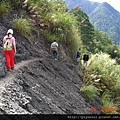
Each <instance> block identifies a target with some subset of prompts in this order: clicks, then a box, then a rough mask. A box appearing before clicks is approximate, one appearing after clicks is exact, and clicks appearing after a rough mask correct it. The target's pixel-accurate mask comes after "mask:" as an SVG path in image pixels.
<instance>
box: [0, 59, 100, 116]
mask: <svg viewBox="0 0 120 120" xmlns="http://www.w3.org/2000/svg"><path fill="white" fill-rule="evenodd" d="M81 75H82V72H81V70H80V69H79V68H78V67H77V66H75V65H72V64H71V65H70V64H67V63H63V62H60V61H54V60H52V59H47V58H43V59H36V60H34V61H31V62H29V63H28V64H26V65H24V66H23V67H20V69H19V70H16V74H15V77H14V78H12V82H11V83H10V84H6V85H5V88H4V89H3V91H2V99H1V101H2V102H1V105H0V108H1V109H2V110H3V111H5V112H6V113H7V114H92V111H91V108H92V107H93V105H95V104H90V102H88V101H86V100H85V98H84V95H83V94H82V93H81V92H80V87H81V86H82V85H83V83H82V80H81ZM7 78H8V79H9V77H7ZM6 80H7V79H6ZM96 105H97V106H98V108H100V105H98V104H96ZM97 112H98V113H100V111H97Z"/></svg>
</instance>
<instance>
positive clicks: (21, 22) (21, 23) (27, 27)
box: [13, 18, 31, 36]
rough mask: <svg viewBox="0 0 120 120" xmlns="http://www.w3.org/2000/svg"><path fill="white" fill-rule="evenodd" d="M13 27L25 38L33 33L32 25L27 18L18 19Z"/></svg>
mask: <svg viewBox="0 0 120 120" xmlns="http://www.w3.org/2000/svg"><path fill="white" fill-rule="evenodd" d="M13 27H14V28H15V29H16V30H17V31H18V32H19V34H21V35H23V36H26V35H28V34H30V32H31V24H30V22H29V21H28V20H27V19H25V18H18V19H17V18H16V19H15V20H14V21H13Z"/></svg>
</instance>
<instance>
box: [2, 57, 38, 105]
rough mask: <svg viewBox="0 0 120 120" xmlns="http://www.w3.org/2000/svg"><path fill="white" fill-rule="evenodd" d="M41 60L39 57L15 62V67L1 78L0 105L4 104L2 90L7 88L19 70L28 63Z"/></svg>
mask: <svg viewBox="0 0 120 120" xmlns="http://www.w3.org/2000/svg"><path fill="white" fill-rule="evenodd" d="M36 60H39V58H35V59H31V60H27V61H21V62H20V63H17V64H15V69H14V70H13V71H10V72H8V73H7V75H6V77H4V78H1V79H0V106H1V105H2V102H1V97H2V95H1V94H2V91H3V90H4V89H5V86H6V85H8V84H11V83H12V82H13V78H14V77H15V76H16V73H17V71H18V70H19V69H20V68H22V67H24V66H26V65H27V64H28V63H30V62H33V61H36Z"/></svg>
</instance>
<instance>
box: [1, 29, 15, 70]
mask: <svg viewBox="0 0 120 120" xmlns="http://www.w3.org/2000/svg"><path fill="white" fill-rule="evenodd" d="M3 49H4V56H5V60H6V68H7V71H9V70H13V69H14V54H15V53H16V43H15V38H14V37H13V30H12V29H9V30H8V31H7V35H5V36H4V38H3Z"/></svg>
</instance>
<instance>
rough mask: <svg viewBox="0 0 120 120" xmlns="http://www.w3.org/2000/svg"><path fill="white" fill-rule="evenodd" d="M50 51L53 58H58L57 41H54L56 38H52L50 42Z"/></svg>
mask: <svg viewBox="0 0 120 120" xmlns="http://www.w3.org/2000/svg"><path fill="white" fill-rule="evenodd" d="M50 52H52V54H53V58H54V59H55V60H57V59H58V43H57V42H56V40H54V42H53V43H52V44H51V46H50Z"/></svg>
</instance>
